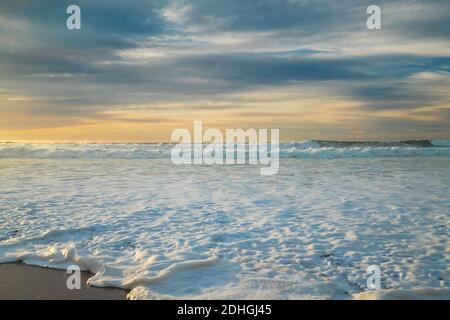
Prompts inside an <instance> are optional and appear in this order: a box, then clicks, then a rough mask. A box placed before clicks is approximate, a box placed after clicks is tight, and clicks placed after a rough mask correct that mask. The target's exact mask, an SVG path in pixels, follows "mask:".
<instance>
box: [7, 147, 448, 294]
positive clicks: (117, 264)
mask: <svg viewBox="0 0 450 320" xmlns="http://www.w3.org/2000/svg"><path fill="white" fill-rule="evenodd" d="M423 149H427V148H423ZM448 190H450V158H449V157H427V158H425V157H392V158H351V159H349V158H345V159H313V160H310V159H282V161H281V162H280V172H279V174H277V175H275V176H271V177H263V176H260V175H259V169H258V168H255V167H254V166H247V165H239V166H238V165H235V166H226V165H224V166H174V165H172V163H171V162H170V160H168V159H32V158H26V159H17V158H16V159H1V160H0V212H1V215H0V263H6V262H20V261H22V262H24V263H26V264H32V265H39V266H43V267H50V268H58V269H65V268H66V267H67V266H69V265H72V264H77V265H79V266H80V267H81V268H82V269H84V270H87V271H90V272H92V273H93V274H94V276H93V277H91V278H90V279H89V280H88V282H89V284H91V285H93V286H98V287H110V286H112V287H118V288H125V289H129V290H131V292H130V298H133V299H148V298H150V299H163V298H171V299H178V298H186V299H200V298H201V299H213V298H217V299H220V298H222V299H264V298H268V299H304V298H312V299H351V298H353V297H355V296H354V295H357V294H359V293H362V292H365V291H366V280H367V277H368V274H367V273H366V270H367V267H368V266H370V265H377V266H379V268H380V270H381V286H382V288H383V289H395V290H419V289H423V288H431V289H442V291H440V294H441V293H442V295H443V296H445V295H447V298H450V297H449V296H448V291H445V290H443V289H448V261H449V259H448V245H449V242H448V221H449V213H450V202H449V198H448ZM394 292H395V291H394ZM413 292H415V291H413ZM356 297H358V296H356ZM380 297H381V298H383V297H387V298H389V297H392V292H391V295H387V296H386V295H381V296H380Z"/></svg>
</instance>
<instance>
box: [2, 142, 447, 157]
mask: <svg viewBox="0 0 450 320" xmlns="http://www.w3.org/2000/svg"><path fill="white" fill-rule="evenodd" d="M173 146H174V144H170V143H159V144H150V143H149V144H132V143H129V144H96V143H87V144H80V143H51V144H45V143H0V158H37V159H168V158H170V151H171V149H172V148H173ZM256 147H257V146H256V145H253V146H250V148H256ZM411 156H429V157H436V156H446V157H448V156H450V140H432V141H428V140H425V141H420V142H415V141H405V142H339V141H313V140H307V141H302V142H290V143H281V144H280V157H281V158H301V159H334V158H371V157H411Z"/></svg>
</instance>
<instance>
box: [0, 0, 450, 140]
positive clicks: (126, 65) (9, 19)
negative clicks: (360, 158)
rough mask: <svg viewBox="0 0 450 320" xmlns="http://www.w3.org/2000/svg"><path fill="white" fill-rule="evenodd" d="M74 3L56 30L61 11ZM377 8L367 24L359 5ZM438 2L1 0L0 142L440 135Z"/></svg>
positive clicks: (444, 106) (441, 6)
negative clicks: (77, 24)
mask: <svg viewBox="0 0 450 320" xmlns="http://www.w3.org/2000/svg"><path fill="white" fill-rule="evenodd" d="M71 4H76V5H78V6H79V7H80V8H81V30H68V29H67V27H66V19H67V17H68V16H69V15H68V14H67V13H66V8H67V7H68V6H69V5H71ZM371 4H376V5H378V6H379V7H380V8H381V21H382V29H381V30H368V29H367V27H366V20H367V18H368V16H369V15H368V14H367V13H366V9H367V7H368V6H369V5H371ZM449 12H450V1H445V0H439V1H437V0H426V1H425V0H423V1H414V0H411V1H406V0H391V1H383V0H370V1H356V0H351V1H350V0H340V1H328V0H326V1H321V0H315V1H311V0H253V1H250V0H227V1H224V0H167V1H160V0H132V1H118V0H98V1H92V0H89V1H83V0H70V1H65V0H60V1H54V0H39V1H35V0H21V1H17V0H2V1H1V2H0V140H2V141H5V140H55V141H72V140H74V141H75V140H76V141H117V142H118V141H136V142H156V141H170V135H171V132H172V131H173V130H175V129H177V128H187V129H191V130H192V126H193V121H194V120H202V121H203V123H204V127H205V128H208V127H209V128H219V129H225V128H279V129H280V137H281V139H282V140H285V141H290V140H306V139H329V140H405V139H431V138H450V41H449V40H450V15H449Z"/></svg>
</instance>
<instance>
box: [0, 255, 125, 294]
mask: <svg viewBox="0 0 450 320" xmlns="http://www.w3.org/2000/svg"><path fill="white" fill-rule="evenodd" d="M69 276H70V274H68V273H66V272H65V271H63V270H54V269H48V268H40V267H33V266H28V265H25V264H21V263H12V264H0V299H1V300H125V299H126V295H127V291H125V290H121V289H115V288H95V287H89V286H87V285H86V281H87V279H88V278H89V277H91V276H92V274H90V273H88V272H82V273H81V289H80V290H69V289H67V286H66V281H67V278H68V277H69Z"/></svg>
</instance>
